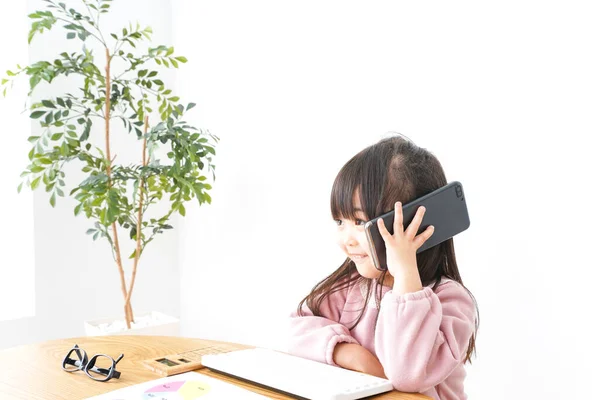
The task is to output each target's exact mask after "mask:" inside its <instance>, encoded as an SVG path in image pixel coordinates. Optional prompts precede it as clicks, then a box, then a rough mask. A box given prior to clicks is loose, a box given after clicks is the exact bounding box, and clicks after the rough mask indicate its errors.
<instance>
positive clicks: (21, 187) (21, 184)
mask: <svg viewBox="0 0 600 400" xmlns="http://www.w3.org/2000/svg"><path fill="white" fill-rule="evenodd" d="M21 189H23V182H21V183H20V184H19V186H17V193H21Z"/></svg>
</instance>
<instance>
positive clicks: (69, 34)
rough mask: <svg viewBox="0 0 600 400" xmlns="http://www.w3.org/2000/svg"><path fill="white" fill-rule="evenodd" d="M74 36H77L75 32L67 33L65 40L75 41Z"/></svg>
mask: <svg viewBox="0 0 600 400" xmlns="http://www.w3.org/2000/svg"><path fill="white" fill-rule="evenodd" d="M76 36H77V34H76V33H75V32H69V33H67V39H75V37H76Z"/></svg>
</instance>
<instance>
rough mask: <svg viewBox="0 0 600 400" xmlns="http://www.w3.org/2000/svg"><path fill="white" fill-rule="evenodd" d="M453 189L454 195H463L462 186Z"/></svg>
mask: <svg viewBox="0 0 600 400" xmlns="http://www.w3.org/2000/svg"><path fill="white" fill-rule="evenodd" d="M455 190H456V197H462V196H463V192H462V188H461V187H460V186H457V187H456V189H455Z"/></svg>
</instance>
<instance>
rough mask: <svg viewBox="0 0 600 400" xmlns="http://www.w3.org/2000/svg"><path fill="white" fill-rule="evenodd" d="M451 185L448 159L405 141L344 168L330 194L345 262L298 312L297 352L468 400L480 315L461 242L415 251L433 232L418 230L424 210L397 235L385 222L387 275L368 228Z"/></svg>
mask: <svg viewBox="0 0 600 400" xmlns="http://www.w3.org/2000/svg"><path fill="white" fill-rule="evenodd" d="M446 184H447V181H446V177H445V174H444V171H443V169H442V166H441V165H440V163H439V161H438V160H437V159H436V158H435V157H434V156H433V155H432V154H431V153H429V152H428V151H427V150H425V149H422V148H420V147H418V146H416V145H415V144H413V143H412V142H410V141H408V140H406V139H404V138H403V137H400V136H394V137H390V138H386V139H383V140H381V141H379V142H378V143H376V144H375V145H373V146H370V147H367V148H366V149H364V150H363V151H361V152H360V153H358V154H357V155H355V156H354V157H353V158H352V159H351V160H350V161H348V162H347V163H346V165H344V167H343V168H342V169H341V171H340V172H339V173H338V175H337V177H336V179H335V181H334V183H333V189H332V191H331V214H332V216H333V219H334V221H335V223H336V224H337V225H338V244H339V246H340V247H341V248H342V250H343V251H344V252H345V253H346V255H347V258H346V260H345V261H344V263H343V264H342V265H341V266H340V267H339V268H338V269H337V270H335V271H334V272H333V273H332V274H331V275H329V276H328V277H327V278H325V279H323V280H322V281H321V282H319V283H318V284H317V285H316V286H315V287H314V288H313V289H312V291H311V292H310V293H309V294H308V296H306V297H305V298H304V299H303V300H302V301H301V302H300V304H299V305H298V309H297V310H296V312H295V313H294V314H293V315H292V320H291V325H292V332H291V338H290V343H289V352H290V353H291V354H295V355H298V356H301V357H305V358H309V359H312V360H316V361H320V362H323V363H328V364H331V365H337V366H340V367H343V368H347V369H352V370H355V371H360V372H364V373H367V374H371V375H376V376H379V377H384V378H387V379H389V380H391V381H392V383H393V385H394V387H395V388H396V389H397V390H400V391H404V392H420V393H423V394H425V395H427V396H430V397H432V398H434V399H436V400H448V399H453V400H454V399H465V398H466V395H465V393H464V386H463V383H464V379H465V376H466V372H465V368H464V365H463V364H465V363H466V362H467V361H469V362H471V356H472V354H473V352H474V351H475V337H476V333H477V327H478V320H479V317H478V310H477V305H476V302H475V299H474V298H473V296H472V295H471V293H470V292H469V291H468V290H467V289H466V288H465V287H464V286H463V284H462V279H461V277H460V274H459V272H458V267H457V264H456V258H455V255H454V246H453V241H452V239H450V240H447V241H445V242H443V243H441V244H439V245H437V246H434V247H432V248H431V249H428V250H426V251H423V252H422V253H419V254H418V255H417V254H416V252H417V249H418V248H419V247H420V246H421V245H422V244H423V243H424V242H425V241H426V240H427V239H428V238H429V237H430V236H431V235H432V234H433V229H434V227H432V226H430V227H428V228H427V229H426V230H425V231H423V232H422V233H421V234H419V235H416V232H417V230H418V228H419V225H420V224H421V221H422V219H423V215H424V213H425V212H426V210H424V209H423V207H421V208H420V209H419V211H418V212H417V214H416V215H415V217H414V219H413V221H412V223H411V224H410V225H409V226H407V227H406V229H403V227H402V223H401V222H400V223H396V222H395V224H394V234H393V235H392V234H390V233H389V232H388V231H387V229H386V228H385V225H384V224H383V223H382V220H379V221H378V227H379V230H380V232H381V234H382V237H383V238H384V241H385V244H386V252H387V265H388V270H387V271H385V272H381V271H379V270H377V269H376V268H375V266H374V265H373V261H372V259H371V257H370V256H369V247H368V243H367V242H366V235H365V233H364V228H363V225H364V223H365V222H366V221H368V220H370V219H373V218H375V217H377V216H379V215H382V214H384V213H385V212H387V211H389V210H391V209H395V211H396V214H395V217H394V218H395V221H402V203H408V202H410V201H412V200H414V199H416V198H418V197H421V196H423V195H425V194H427V193H429V192H432V191H433V190H435V189H438V188H440V187H442V186H444V185H446Z"/></svg>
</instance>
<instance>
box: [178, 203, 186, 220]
mask: <svg viewBox="0 0 600 400" xmlns="http://www.w3.org/2000/svg"><path fill="white" fill-rule="evenodd" d="M179 214H181V216H182V217H185V207H184V206H183V204H180V205H179Z"/></svg>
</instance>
